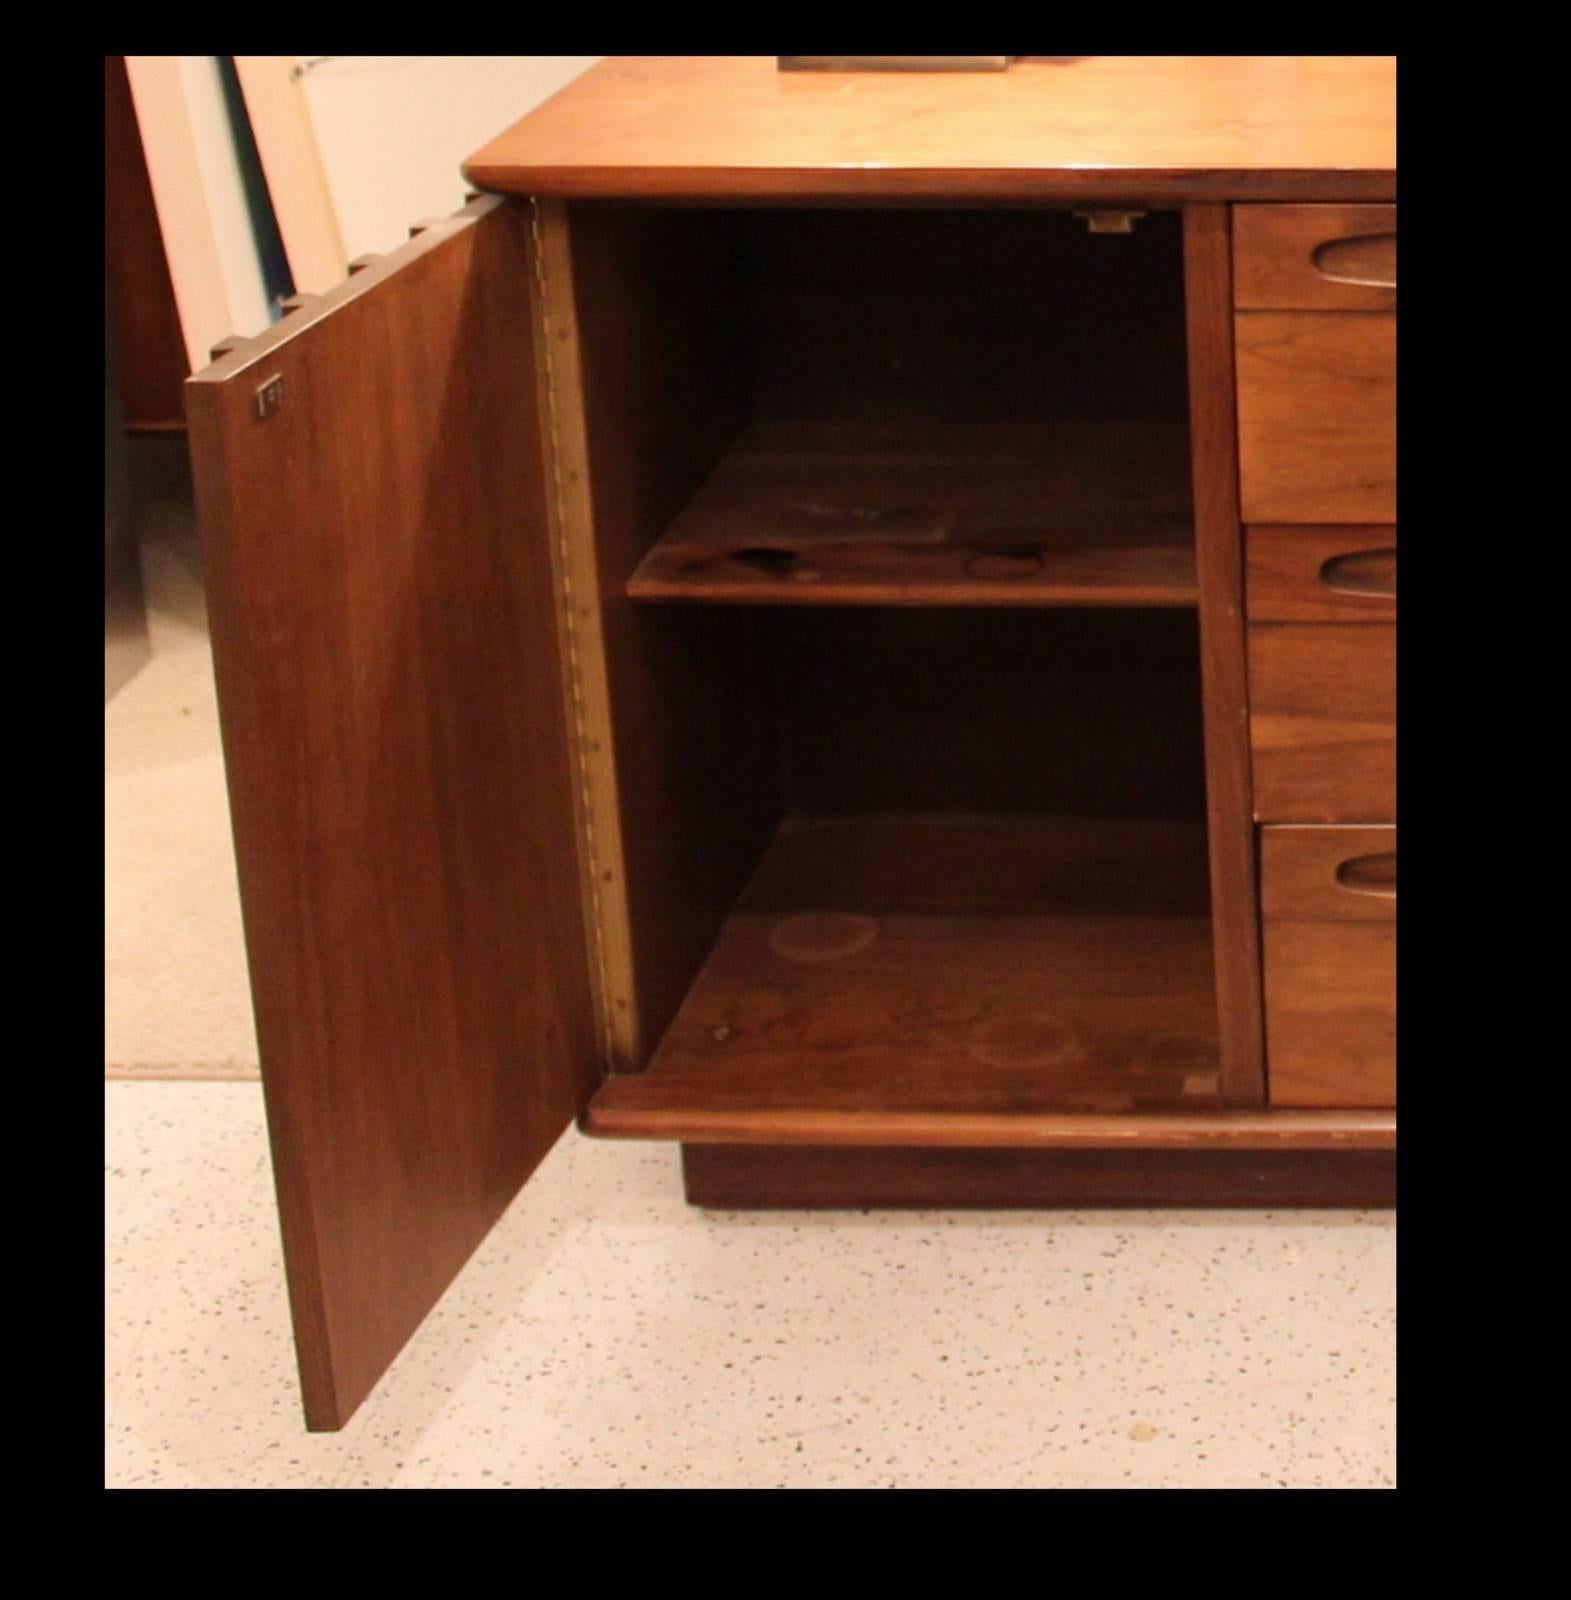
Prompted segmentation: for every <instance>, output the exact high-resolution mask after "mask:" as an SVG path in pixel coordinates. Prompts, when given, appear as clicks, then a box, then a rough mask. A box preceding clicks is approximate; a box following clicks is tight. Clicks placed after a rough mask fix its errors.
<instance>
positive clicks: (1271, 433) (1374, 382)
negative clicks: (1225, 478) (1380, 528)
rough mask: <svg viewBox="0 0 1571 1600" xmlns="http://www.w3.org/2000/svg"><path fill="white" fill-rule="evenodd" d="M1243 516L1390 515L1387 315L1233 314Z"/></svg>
mask: <svg viewBox="0 0 1571 1600" xmlns="http://www.w3.org/2000/svg"><path fill="white" fill-rule="evenodd" d="M1234 326H1235V353H1236V359H1237V368H1238V461H1239V495H1240V503H1241V505H1242V509H1243V517H1244V521H1246V522H1295V523H1317V522H1319V523H1324V522H1352V523H1379V522H1395V521H1396V314H1395V313H1394V312H1357V311H1348V312H1340V311H1329V312H1328V311H1243V312H1240V313H1239V314H1238V315H1237V316H1236V317H1235V318H1234Z"/></svg>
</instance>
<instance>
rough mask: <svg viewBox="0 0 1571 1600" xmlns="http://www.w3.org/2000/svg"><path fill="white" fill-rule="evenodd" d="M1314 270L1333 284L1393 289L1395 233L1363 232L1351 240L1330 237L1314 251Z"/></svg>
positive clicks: (1394, 285)
mask: <svg viewBox="0 0 1571 1600" xmlns="http://www.w3.org/2000/svg"><path fill="white" fill-rule="evenodd" d="M1313 259H1314V263H1315V270H1316V271H1317V272H1319V273H1320V275H1321V276H1322V277H1325V278H1329V279H1330V280H1331V282H1332V283H1354V284H1359V285H1361V286H1363V287H1365V288H1369V289H1394V288H1396V235H1395V234H1394V233H1364V234H1359V235H1358V236H1357V237H1356V238H1353V239H1332V240H1331V241H1330V243H1328V244H1323V245H1321V246H1320V248H1319V249H1318V250H1316V251H1315V253H1314V257H1313Z"/></svg>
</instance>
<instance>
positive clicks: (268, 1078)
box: [187, 197, 599, 1428]
mask: <svg viewBox="0 0 1571 1600" xmlns="http://www.w3.org/2000/svg"><path fill="white" fill-rule="evenodd" d="M528 216H529V214H528V211H527V209H526V208H525V207H523V206H522V205H519V204H518V203H516V202H509V201H504V200H500V199H496V198H489V197H488V198H485V199H481V200H477V201H475V202H473V203H472V204H471V205H469V206H468V207H467V208H466V209H465V210H464V211H462V212H460V213H459V214H458V215H457V216H455V217H453V218H451V219H450V220H448V221H446V222H442V223H438V224H435V225H434V226H431V227H430V228H428V229H427V230H426V231H424V232H423V233H421V234H420V235H419V237H418V238H416V239H415V240H413V241H412V242H411V243H409V244H408V245H406V246H404V247H403V248H402V249H400V250H399V251H398V252H396V253H395V254H394V255H391V256H388V257H386V258H384V259H382V260H380V261H378V262H376V263H375V264H374V265H371V266H369V267H367V268H366V269H365V270H364V271H362V272H360V273H358V274H357V275H356V276H354V277H352V278H351V279H349V280H348V281H347V282H346V283H343V284H341V285H339V286H338V287H337V288H336V289H333V290H332V291H331V292H329V293H328V294H326V295H324V296H322V297H321V298H320V299H319V300H316V301H312V302H310V303H308V304H307V305H305V306H304V307H302V308H301V309H300V310H298V311H296V312H294V313H293V314H292V315H291V316H289V317H288V318H286V319H285V321H284V322H282V323H281V324H279V325H278V326H276V327H274V328H272V329H271V330H270V331H269V332H267V333H266V334H263V335H262V336H261V337H259V338H257V339H255V340H252V341H248V342H244V343H241V344H239V345H237V346H235V347H234V348H233V349H232V350H231V351H230V353H229V354H227V355H224V356H222V357H221V358H220V359H218V360H217V362H216V363H215V364H214V365H213V366H211V367H208V368H207V369H206V370H205V371H202V372H199V373H198V374H196V376H195V377H193V378H192V379H191V380H190V381H189V383H188V385H187V415H188V419H189V423H190V437H191V453H192V460H193V465H194V471H195V477H196V486H197V495H198V508H199V512H200V516H201V521H202V539H203V550H204V562H205V569H206V584H207V595H208V603H209V612H210V619H211V628H212V637H213V654H214V661H215V666H216V672H217V679H218V691H219V705H220V710H221V714H222V723H223V735H224V753H225V760H226V764H227V767H228V774H229V793H230V800H231V805H232V809H233V816H234V834H235V850H236V856H237V859H238V864H239V872H240V889H241V899H242V902H243V907H244V914H245V931H246V942H247V947H248V952H249V958H250V967H251V985H252V994H253V1000H254V1004H255V1008H256V1021H257V1034H258V1038H259V1041H260V1045H261V1055H262V1075H263V1084H264V1088H265V1092H266V1099H267V1112H268V1123H269V1128H270V1132H271V1138H272V1146H273V1164H274V1169H275V1173H276V1180H277V1186H278V1198H279V1210H280V1214H281V1218H282V1225H283V1236H284V1250H285V1255H286V1258H287V1261H288V1271H289V1290H290V1297H291V1303H292V1307H293V1316H294V1327H295V1342H296V1348H297V1352H298V1356H299V1362H300V1376H301V1383H302V1386H303V1389H304V1398H305V1410H306V1421H307V1424H308V1425H309V1426H310V1427H312V1428H336V1427H340V1426H342V1424H343V1423H344V1422H345V1421H346V1420H347V1419H348V1417H349V1416H350V1414H351V1413H352V1412H353V1411H354V1409H355V1407H356V1406H357V1405H358V1404H359V1402H360V1401H361V1400H362V1399H363V1398H364V1397H365V1395H366V1393H367V1392H368V1391H369V1390H370V1388H371V1387H372V1385H373V1384H374V1383H375V1382H376V1380H377V1378H378V1377H379V1376H380V1375H381V1373H382V1371H383V1370H384V1369H385V1368H386V1366H387V1365H388V1363H389V1362H390V1361H391V1360H392V1359H393V1357H394V1356H395V1355H396V1354H397V1353H398V1350H399V1348H400V1347H401V1346H402V1345H403V1343H404V1342H405V1340H406V1339H408V1337H409V1336H410V1334H411V1333H412V1332H413V1331H414V1329H415V1328H416V1326H417V1325H418V1324H419V1322H420V1320H421V1318H422V1317H423V1316H424V1315H425V1313H426V1312H427V1311H428V1310H429V1309H430V1308H431V1306H432V1304H433V1303H434V1302H435V1301H436V1299H437V1298H438V1297H439V1296H440V1295H441V1293H442V1291H443V1289H444V1288H445V1287H446V1286H447V1284H448V1283H449V1281H450V1280H451V1279H452V1277H453V1275H454V1274H455V1273H456V1272H457V1271H458V1269H459V1268H460V1267H461V1266H462V1265H463V1263H464V1261H465V1260H466V1259H467V1257H468V1256H469V1254H470V1252H471V1251H472V1250H473V1249H474V1248H475V1246H476V1245H477V1244H478V1243H479V1242H480V1240H481V1239H482V1238H483V1237H484V1236H485V1234H486V1231H487V1229H489V1227H490V1226H491V1224H492V1223H493V1222H494V1221H495V1220H496V1218H497V1216H498V1215H499V1214H500V1212H501V1211H502V1209H503V1208H504V1207H505V1206H506V1205H507V1203H508V1201H509V1200H510V1199H511V1198H512V1196H513V1195H514V1194H515V1193H516V1192H517V1190H518V1187H519V1185H520V1184H521V1183H522V1182H523V1180H524V1179H525V1178H526V1177H527V1176H528V1175H529V1173H530V1172H531V1171H532V1170H533V1168H534V1167H535V1166H536V1164H537V1163H538V1162H539V1161H540V1159H541V1157H542V1156H543V1155H544V1154H545V1153H546V1151H547V1150H549V1149H550V1147H551V1145H552V1143H553V1142H554V1141H555V1139H556V1138H557V1136H558V1135H559V1134H560V1133H561V1131H562V1130H563V1128H564V1127H565V1126H566V1125H567V1124H568V1122H570V1121H571V1120H572V1118H573V1117H574V1115H575V1114H576V1112H577V1111H578V1110H579V1108H580V1106H581V1105H582V1104H583V1103H584V1101H585V1100H586V1099H587V1098H588V1095H589V1093H590V1091H591V1090H592V1088H593V1087H594V1085H595V1083H596V1082H597V1081H598V1077H599V1067H598V1051H597V1045H596V1037H595V1023H594V1020H593V1016H594V1013H593V1001H592V996H591V987H590V980H589V972H588V957H587V955H586V949H585V943H584V927H583V913H582V901H581V891H580V880H579V875H578V866H577V861H576V852H575V846H574V801H573V792H574V791H573V780H572V752H571V749H570V743H569V737H568V731H567V718H566V715H565V710H564V706H565V698H564V695H563V691H562V680H561V668H560V665H559V658H558V633H557V619H556V608H555V600H554V595H555V585H554V582H553V574H552V562H551V556H550V549H549V545H548V534H547V509H546V499H545V496H546V472H545V467H544V463H543V459H542V457H543V450H542V443H541V434H540V425H539V402H538V400H537V397H536V389H535V382H536V377H535V374H536V366H535V359H534V346H535V334H534V332H533V329H532V325H531V311H530V298H529V281H530V275H531V270H532V266H531V254H530V252H531V248H532V246H531V241H530V236H529V222H528Z"/></svg>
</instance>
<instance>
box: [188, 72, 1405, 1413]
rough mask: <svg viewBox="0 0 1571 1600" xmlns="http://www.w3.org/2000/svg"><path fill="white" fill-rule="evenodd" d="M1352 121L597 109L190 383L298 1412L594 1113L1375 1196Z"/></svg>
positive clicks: (704, 1199) (744, 1145) (1383, 402)
mask: <svg viewBox="0 0 1571 1600" xmlns="http://www.w3.org/2000/svg"><path fill="white" fill-rule="evenodd" d="M1393 108H1394V70H1393V63H1392V62H1391V61H1390V60H1389V59H1386V58H1355V57H1330V58H1284V57H1263V58H1248V57H1228V58H1200V57H1182V58H1148V57H1086V58H1079V59H1075V60H1053V61H1048V60H1033V59H1031V58H1025V59H1022V60H1020V61H1018V62H1016V63H1015V64H1014V65H1013V66H1012V67H1011V68H1010V69H1009V71H1008V72H1005V73H997V74H985V75H977V76H975V77H967V76H962V75H953V74H943V75H921V74H917V75H912V74H901V75H899V76H890V77H882V76H875V75H861V76H850V75H845V74H836V73H825V74H817V73H815V74H800V75H796V74H792V75H784V76H782V75H779V74H777V73H776V71H775V68H774V63H773V59H772V58H740V57H729V58H708V59H701V58H670V59H663V60H662V59H618V60H611V61H608V62H606V63H604V64H603V65H601V66H600V67H597V68H596V69H594V70H593V71H592V72H590V73H589V74H587V75H586V76H585V77H584V78H582V79H581V80H579V82H577V83H576V84H574V85H572V86H571V87H570V88H569V89H567V90H566V91H564V92H563V93H562V94H561V95H559V96H557V97H556V98H555V99H554V100H552V101H549V102H548V103H547V104H546V105H544V106H542V107H540V108H539V109H538V110H537V111H536V112H534V113H533V114H532V115H531V116H529V117H527V118H526V119H524V121H523V122H521V123H520V124H518V126H516V127H515V128H513V129H512V130H510V131H509V132H508V133H506V134H504V135H502V136H501V137H500V138H499V139H498V140H496V141H495V142H494V143H493V144H492V145H490V146H488V147H487V148H486V149H485V150H484V151H482V152H480V153H479V154H478V155H476V156H475V157H474V158H473V159H472V160H471V161H470V162H469V163H468V165H467V168H466V170H467V171H468V173H469V175H470V178H471V180H472V181H473V182H474V183H475V184H476V185H477V186H479V187H480V188H482V189H484V190H489V191H494V192H493V193H487V194H482V195H477V196H476V198H474V199H473V200H472V201H471V202H470V203H469V204H468V205H467V206H466V207H465V208H464V210H463V211H461V212H460V213H458V214H457V215H456V216H455V217H453V218H451V219H448V220H446V221H442V222H436V223H432V224H427V225H422V226H421V227H420V228H418V229H417V230H415V236H414V237H413V238H412V239H411V241H410V243H409V244H408V245H406V246H404V247H403V248H402V249H400V250H398V251H397V252H395V253H394V254H392V255H390V256H387V257H385V258H382V259H379V260H376V261H373V262H367V263H357V264H356V270H355V271H354V272H353V275H352V276H351V277H350V279H349V280H348V282H346V283H345V284H343V285H342V286H340V287H339V288H337V289H335V290H333V291H331V292H330V293H328V294H326V295H323V296H321V297H319V298H317V299H315V300H306V301H303V302H301V303H300V304H298V305H297V306H296V308H295V309H294V310H293V311H292V313H291V314H290V315H289V316H288V317H287V318H286V319H285V320H284V321H283V322H282V323H281V324H280V325H279V326H278V327H276V328H274V329H272V330H271V331H270V332H268V333H267V334H265V335H263V336H261V337H260V338H258V339H254V340H250V341H244V342H231V343H230V344H229V345H227V346H225V347H223V349H222V350H221V351H220V352H219V353H218V354H217V356H216V359H215V361H214V364H213V365H212V366H211V367H209V368H207V369H206V370H205V371H203V372H201V373H199V374H197V375H196V376H195V377H194V378H193V379H192V380H191V382H190V385H189V386H188V416H189V421H190V429H191V440H192V449H193V460H194V465H195V470H196V477H197V485H198V496H199V502H200V510H201V515H202V520H203V527H204V540H205V549H206V563H207V581H208V590H209V609H210V615H211V620H212V629H213V637H214V653H215V661H216V668H217V674H218V681H219V694H220V704H221V709H222V713H223V727H224V739H225V751H226V760H227V764H228V770H229V781H230V792H231V800H232V807H233V812H234V829H235V841H236V851H237V857H238V862H239V868H240V879H241V892H242V900H243V903H244V911H245V922H246V934H247V942H248V946H249V952H250V961H251V971H252V984H253V992H254V999H255V1006H256V1014H257V1028H258V1036H259V1040H260V1044H261V1050H262V1060H263V1077H264V1085H265V1089H266V1094H267V1101H268V1112H269V1122H270V1127H271V1131H272V1139H273V1151H274V1164H275V1170H276V1174H277V1182H278V1192H279V1208H280V1214H281V1218H282V1224H283V1231H284V1240H285V1247H286V1255H287V1258H288V1263H289V1273H290V1287H291V1296H292V1304H293V1309H294V1318H295V1335H296V1343H297V1348H298V1352H299V1358H300V1367H301V1375H302V1386H303V1390H304V1395H305V1403H306V1415H307V1420H308V1423H309V1424H310V1425H311V1426H313V1427H335V1426H338V1425H340V1424H341V1423H342V1422H343V1421H344V1420H345V1419H346V1418H347V1416H348V1415H349V1414H350V1413H351V1412H352V1411H353V1410H354V1408H355V1406H356V1405H357V1404H358V1403H359V1401H360V1400H361V1399H362V1398H363V1397H364V1395H365V1394H366V1392H367V1391H368V1390H369V1389H370V1387H371V1386H372V1384H374V1383H375V1381H376V1379H377V1377H378V1376H379V1374H380V1373H381V1371H382V1370H383V1369H384V1368H385V1366H386V1365H387V1363H388V1362H389V1361H390V1360H391V1359H392V1357H393V1355H394V1354H395V1353H396V1352H397V1350H398V1348H399V1347H400V1345H401V1344H402V1343H403V1341H404V1340H405V1339H406V1338H407V1337H408V1336H409V1334H410V1333H411V1332H412V1331H413V1329H414V1328H415V1327H416V1326H417V1324H418V1323H419V1321H420V1319H421V1317H422V1316H424V1314H425V1312H426V1311H427V1310H428V1309H429V1308H430V1306H431V1304H432V1303H433V1302H434V1301H435V1299H436V1298H437V1297H438V1296H439V1295H440V1294H441V1292H442V1290H443V1289H444V1287H445V1286H446V1284H447V1283H448V1282H449V1280H450V1279H451V1277H452V1276H453V1274H454V1273H455V1272H456V1271H457V1270H458V1268H459V1267H460V1266H461V1265H462V1263H463V1261H464V1260H465V1259H466V1258H467V1256H468V1255H469V1253H470V1252H471V1251H472V1250H473V1248H474V1246H475V1245H476V1244H477V1243H478V1242H479V1240H480V1239H481V1238H482V1237H484V1234H485V1232H486V1230H487V1229H488V1228H489V1227H490V1225H491V1223H492V1222H493V1221H494V1220H495V1218H496V1217H497V1215H498V1214H499V1213H500V1211H501V1210H502V1208H503V1207H504V1206H505V1205H506V1204H507V1202H508V1200H509V1199H510V1198H511V1196H512V1195H513V1194H514V1193H515V1192H516V1191H517V1189H518V1186H519V1185H520V1184H521V1183H522V1182H523V1181H524V1179H525V1178H527V1176H528V1175H529V1173H530V1172H531V1171H532V1170H533V1168H534V1167H535V1166H536V1164H537V1163H538V1162H539V1160H540V1159H541V1158H542V1157H543V1155H544V1154H545V1152H546V1151H547V1150H548V1149H549V1148H550V1146H551V1145H552V1143H553V1142H554V1141H555V1140H556V1138H557V1137H558V1136H559V1135H560V1134H561V1132H562V1131H563V1129H564V1128H566V1127H567V1126H568V1125H569V1124H570V1123H572V1122H573V1121H574V1120H575V1119H576V1120H577V1121H578V1123H579V1125H580V1126H581V1127H582V1128H583V1129H584V1130H585V1131H586V1132H588V1133H591V1134H596V1135H601V1136H605V1137H623V1138H656V1139H667V1140H674V1141H678V1142H680V1143H681V1145H682V1146H683V1153H684V1172H685V1176H686V1183H687V1192H688V1196H689V1198H690V1199H692V1200H693V1201H694V1202H696V1203H699V1204H706V1205H716V1206H802V1205H816V1206H865V1205H880V1206H894V1205H933V1206H944V1205H987V1206H1000V1205H1016V1206H1055V1205H1082V1206H1085V1205H1149V1204H1162V1205H1166V1204H1185V1203H1200V1204H1206V1205H1216V1204H1242V1205H1248V1204H1274V1205H1292V1204H1362V1205H1370V1204H1389V1203H1390V1201H1391V1198H1392V1193H1393V1181H1394V1165H1393V1163H1394V1142H1395V1075H1394V927H1395V917H1394V914H1395V884H1396V879H1395V861H1396V830H1395V814H1396V813H1395V793H1394V749H1395V742H1394V732H1395V718H1394V666H1393V663H1394V634H1395V572H1396V529H1395V521H1396V512H1395V497H1394V444H1393V437H1394V382H1395V374H1394V330H1395V302H1396V265H1395V239H1396V218H1395V209H1394V205H1393V204H1392V201H1393V198H1394V186H1395V174H1394V154H1393V152H1394V127H1393Z"/></svg>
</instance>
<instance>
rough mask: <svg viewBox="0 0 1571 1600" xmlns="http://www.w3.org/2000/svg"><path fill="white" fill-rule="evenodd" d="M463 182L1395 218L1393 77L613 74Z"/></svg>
mask: <svg viewBox="0 0 1571 1600" xmlns="http://www.w3.org/2000/svg"><path fill="white" fill-rule="evenodd" d="M464 172H465V174H466V176H467V177H468V178H469V180H470V181H471V182H472V183H475V184H477V185H479V186H481V187H482V188H487V189H497V190H501V191H504V192H508V193H514V194H531V195H554V196H566V197H592V196H602V197H621V198H628V199H636V198H667V199H684V198H686V199H704V198H710V199H723V198H733V199H759V200H779V201H791V200H799V201H813V200H832V199H835V198H866V199H879V198H886V199H902V198H904V199H926V200H934V201H943V200H951V201H963V200H969V199H994V200H998V199H1016V200H1021V201H1026V200H1032V199H1075V198H1080V197H1094V198H1099V199H1106V200H1109V201H1111V200H1116V199H1128V200H1134V199H1164V200H1173V201H1182V200H1201V199H1232V200H1390V199H1393V198H1394V197H1395V188H1396V59H1395V57H1393V56H1063V57H1050V56H1035V57H1025V58H1023V59H1022V60H1020V61H1017V62H1015V63H1014V65H1013V66H1011V67H1010V69H1009V70H1008V71H1007V72H997V73H991V72H990V73H976V74H967V73H952V72H946V73H905V72H902V73H866V72H858V73H845V72H812V73H782V72H780V71H779V70H778V69H777V68H776V66H775V58H774V57H773V56H620V57H612V58H609V59H607V60H606V61H603V62H601V63H600V64H599V65H597V66H595V67H592V68H591V69H590V70H589V71H588V72H587V73H585V74H584V75H583V77H581V78H579V79H578V80H576V81H575V82H574V83H572V84H569V85H568V87H567V88H565V89H563V90H562V91H561V93H559V94H557V95H556V96H554V97H553V98H552V99H550V100H548V101H547V102H546V103H545V104H544V105H542V106H540V107H538V108H537V109H536V110H535V111H533V112H531V113H530V115H529V116H527V117H525V118H524V119H523V120H522V121H521V122H518V123H516V124H515V125H514V126H513V127H512V128H510V129H508V130H507V132H505V133H503V134H501V135H500V136H499V137H497V138H496V139H494V140H492V141H491V143H490V144H488V145H486V146H485V147H484V148H483V149H482V150H480V151H478V152H477V153H476V154H475V155H473V156H471V157H470V159H469V160H468V161H467V162H466V163H465V166H464Z"/></svg>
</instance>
